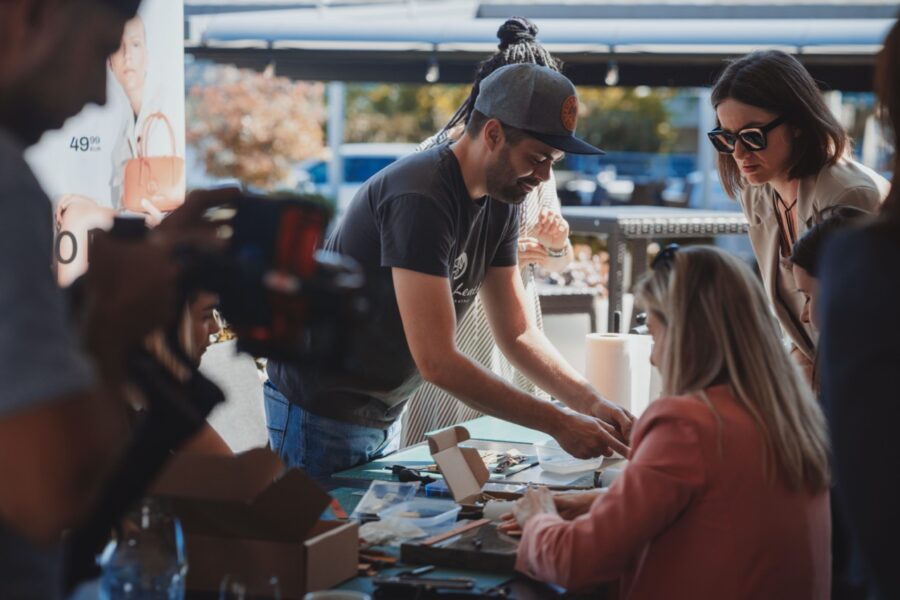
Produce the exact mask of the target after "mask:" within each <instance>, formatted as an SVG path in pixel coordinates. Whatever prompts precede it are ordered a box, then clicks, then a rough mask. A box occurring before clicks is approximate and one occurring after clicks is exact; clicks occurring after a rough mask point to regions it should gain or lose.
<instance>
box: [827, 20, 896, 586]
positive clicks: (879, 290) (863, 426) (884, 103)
mask: <svg viewBox="0 0 900 600" xmlns="http://www.w3.org/2000/svg"><path fill="white" fill-rule="evenodd" d="M875 91H876V93H877V95H878V100H879V102H880V105H881V110H882V114H883V116H884V121H885V125H886V129H887V131H888V132H889V133H890V134H891V135H892V136H893V140H894V165H893V170H894V174H893V185H892V187H891V191H890V195H889V196H888V198H887V199H886V200H885V203H884V206H883V207H882V210H881V213H880V215H879V218H878V219H877V220H876V221H875V222H873V223H871V224H869V225H867V226H866V227H863V228H861V229H859V230H856V231H852V232H848V233H846V234H844V235H841V236H838V237H836V238H835V239H834V241H833V242H832V243H831V244H829V245H828V246H827V247H826V249H825V256H824V258H823V260H822V264H821V267H820V273H821V275H820V290H819V307H818V321H819V323H820V324H821V329H822V337H821V341H820V344H819V360H820V363H821V395H822V401H823V403H824V406H825V410H826V413H827V415H828V421H829V425H830V427H831V434H832V442H833V446H834V467H835V478H836V482H837V486H836V493H837V496H838V499H839V507H840V509H841V510H842V514H843V516H844V519H845V521H846V523H847V526H848V528H849V530H850V534H851V537H852V539H853V541H855V542H856V544H857V546H858V548H859V550H860V553H861V556H862V560H863V568H864V569H865V570H866V571H867V572H868V576H869V578H870V583H871V584H872V586H871V587H872V588H873V589H872V593H873V594H874V595H875V597H877V598H880V599H884V600H887V599H889V598H891V599H892V598H900V572H898V570H897V565H898V563H900V545H898V540H900V444H898V443H897V442H896V441H895V436H896V428H897V423H898V422H900V392H898V389H900V376H898V366H900V342H898V340H900V154H898V152H897V145H898V140H900V25H898V24H895V25H894V27H893V28H892V29H891V31H890V33H889V34H888V36H887V39H886V40H885V42H884V47H883V49H882V50H881V53H880V54H879V56H878V63H877V68H876V81H875Z"/></svg>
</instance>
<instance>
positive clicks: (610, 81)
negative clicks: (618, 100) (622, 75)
mask: <svg viewBox="0 0 900 600" xmlns="http://www.w3.org/2000/svg"><path fill="white" fill-rule="evenodd" d="M603 81H604V83H606V85H608V86H615V85H618V84H619V64H618V63H617V62H616V61H614V60H611V61H609V64H608V65H607V67H606V77H604V78H603Z"/></svg>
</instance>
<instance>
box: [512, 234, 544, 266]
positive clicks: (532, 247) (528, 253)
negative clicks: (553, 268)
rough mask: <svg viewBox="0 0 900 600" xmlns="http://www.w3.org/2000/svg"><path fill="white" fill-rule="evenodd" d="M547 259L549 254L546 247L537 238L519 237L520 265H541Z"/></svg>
mask: <svg viewBox="0 0 900 600" xmlns="http://www.w3.org/2000/svg"><path fill="white" fill-rule="evenodd" d="M548 260H550V255H549V254H547V248H545V247H544V246H543V245H542V244H541V242H540V241H539V240H538V239H537V238H533V237H520V238H519V264H520V265H540V266H542V267H543V266H545V265H546V263H547V261H548Z"/></svg>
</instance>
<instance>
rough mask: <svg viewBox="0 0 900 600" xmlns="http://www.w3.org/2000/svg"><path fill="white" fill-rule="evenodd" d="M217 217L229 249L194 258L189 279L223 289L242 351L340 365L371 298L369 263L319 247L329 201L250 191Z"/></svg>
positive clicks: (223, 307)
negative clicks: (367, 277)
mask: <svg viewBox="0 0 900 600" xmlns="http://www.w3.org/2000/svg"><path fill="white" fill-rule="evenodd" d="M211 219H212V220H213V221H214V222H215V223H217V224H218V225H219V231H220V234H221V236H222V237H224V238H225V239H226V240H227V248H226V250H225V252H224V253H222V254H216V255H209V254H206V255H202V256H194V257H193V258H189V259H188V265H189V268H188V269H187V271H186V273H185V282H186V285H187V286H188V287H189V288H200V289H205V290H209V291H213V292H215V293H217V294H218V295H219V306H220V312H221V313H222V315H223V316H224V318H225V319H226V321H227V322H228V324H229V326H230V327H231V328H232V329H233V331H234V333H235V334H236V335H237V347H238V349H239V350H241V351H244V352H247V353H249V354H252V355H254V356H263V357H266V358H271V359H276V360H280V361H283V362H289V363H293V364H298V365H299V364H303V365H305V366H306V367H309V366H315V365H321V364H322V363H326V362H327V363H328V366H329V368H332V369H336V370H341V369H342V367H343V365H342V363H343V361H344V356H345V354H346V353H345V352H344V346H345V342H346V340H347V338H348V336H349V334H350V332H351V329H352V327H353V324H354V323H355V322H357V321H358V320H359V319H360V318H362V317H364V316H365V315H366V314H367V312H368V310H369V306H370V303H369V302H368V301H367V299H366V296H365V287H364V286H365V276H364V274H363V271H362V268H361V267H360V266H359V265H358V264H357V263H356V262H355V261H354V260H352V259H350V258H347V257H343V256H341V255H338V254H336V253H333V252H327V251H324V250H320V249H319V246H320V245H321V242H322V240H323V239H324V237H325V233H326V230H327V227H328V222H329V220H330V210H329V208H328V207H327V206H326V204H325V203H324V200H321V199H320V198H319V197H318V196H284V195H282V196H274V197H263V196H256V195H243V196H241V197H240V198H239V199H238V200H237V201H236V202H235V203H234V204H233V205H231V206H228V207H224V208H222V209H219V210H217V211H214V212H213V214H211Z"/></svg>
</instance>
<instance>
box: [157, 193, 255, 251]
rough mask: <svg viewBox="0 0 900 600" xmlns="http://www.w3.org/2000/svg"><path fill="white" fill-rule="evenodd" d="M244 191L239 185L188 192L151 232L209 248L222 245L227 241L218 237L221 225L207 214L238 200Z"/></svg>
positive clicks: (167, 238)
mask: <svg viewBox="0 0 900 600" xmlns="http://www.w3.org/2000/svg"><path fill="white" fill-rule="evenodd" d="M241 194H242V192H241V190H239V189H238V188H219V189H213V190H194V191H193V192H191V193H190V194H188V197H187V199H185V201H184V204H182V205H181V206H179V207H178V208H177V209H176V210H175V211H173V212H172V213H171V214H170V215H168V216H167V217H166V218H165V219H163V221H162V222H161V223H160V224H159V226H158V227H156V228H155V229H154V230H153V233H152V235H153V237H159V238H163V239H164V240H166V242H167V243H169V244H173V245H179V244H192V245H195V246H198V247H200V248H202V249H207V250H209V249H215V250H217V249H220V248H221V247H222V246H223V245H224V244H223V242H222V241H221V240H220V239H219V238H218V229H219V226H218V225H216V224H215V223H212V222H211V221H209V220H208V219H207V218H206V212H207V211H208V210H209V209H211V208H216V207H218V206H225V205H227V204H230V203H232V202H235V201H236V200H237V199H238V198H240V197H241Z"/></svg>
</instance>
